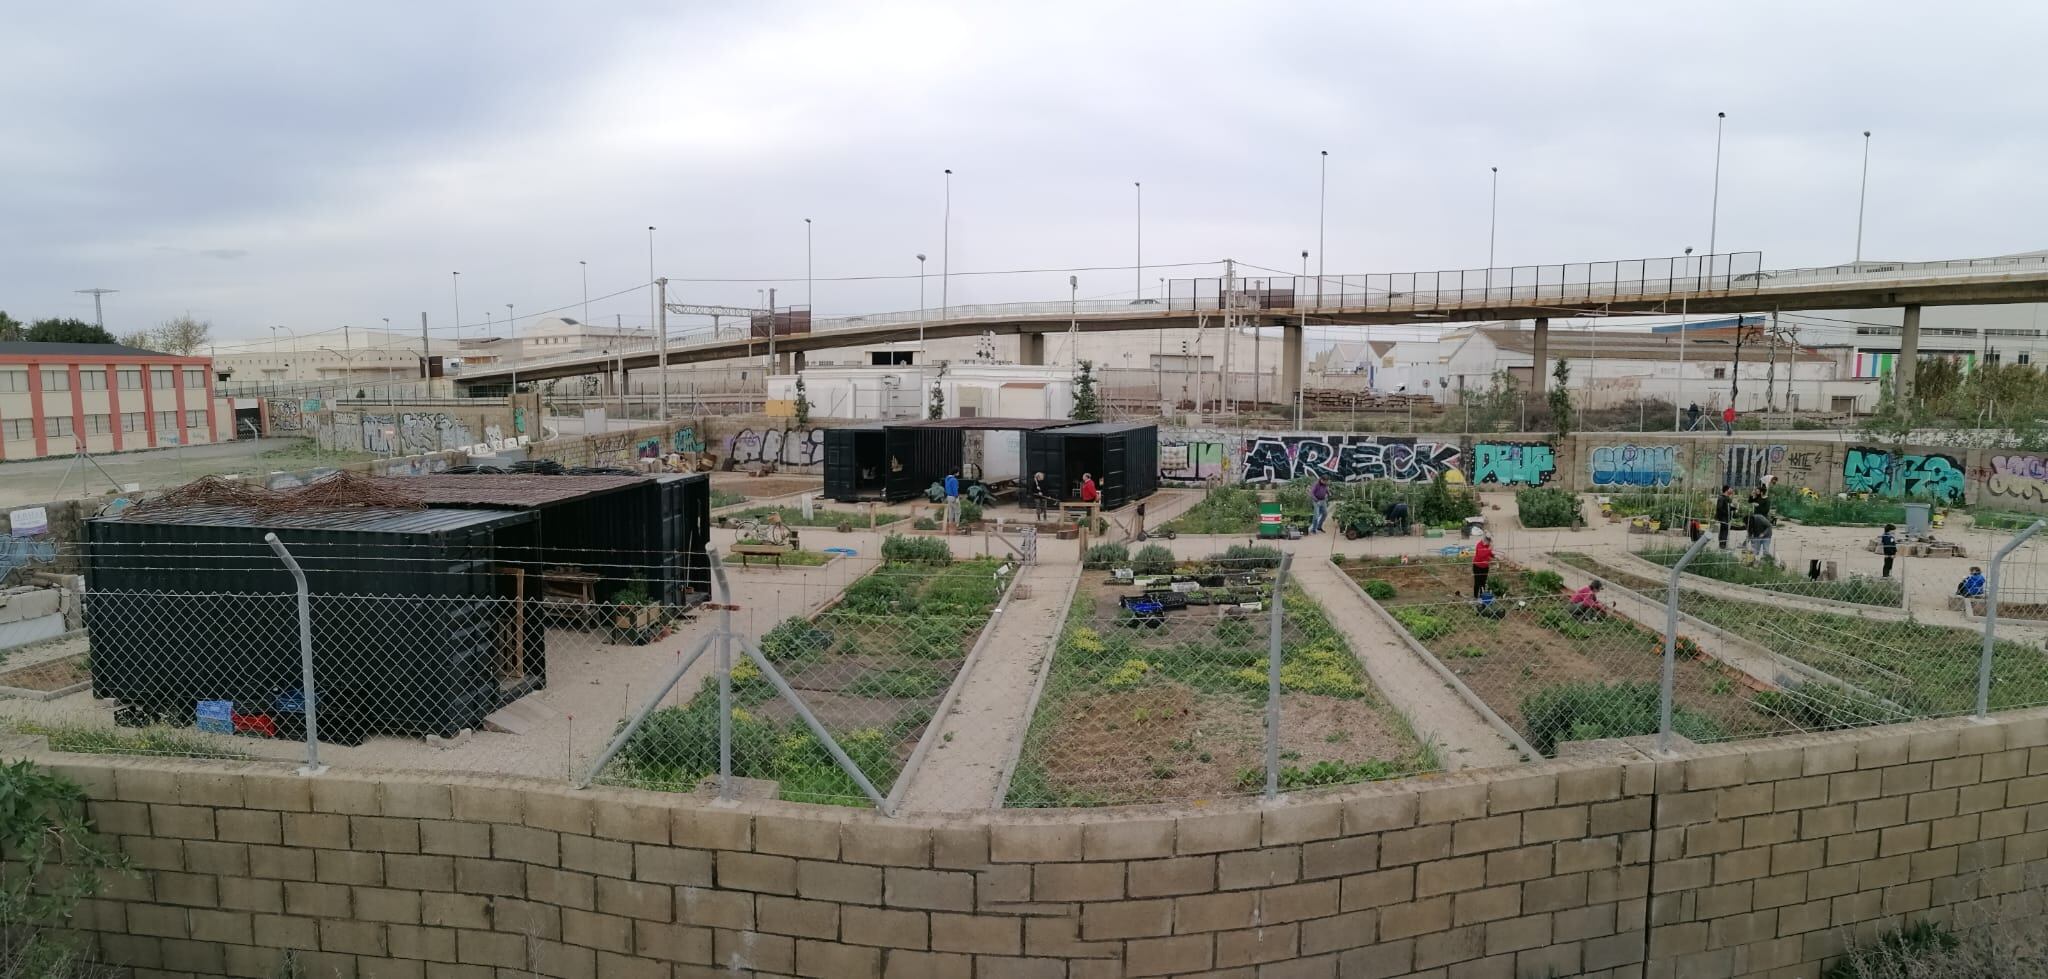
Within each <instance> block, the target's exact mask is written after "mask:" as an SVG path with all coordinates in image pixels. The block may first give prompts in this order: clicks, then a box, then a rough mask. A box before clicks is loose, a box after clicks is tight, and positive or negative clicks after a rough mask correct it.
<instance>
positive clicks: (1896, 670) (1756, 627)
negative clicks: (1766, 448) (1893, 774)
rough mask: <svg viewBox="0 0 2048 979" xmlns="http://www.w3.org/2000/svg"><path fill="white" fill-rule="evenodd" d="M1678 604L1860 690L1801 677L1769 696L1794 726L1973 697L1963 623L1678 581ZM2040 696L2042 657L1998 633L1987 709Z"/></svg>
mask: <svg viewBox="0 0 2048 979" xmlns="http://www.w3.org/2000/svg"><path fill="white" fill-rule="evenodd" d="M1552 557H1554V558H1556V559H1557V560H1559V561H1563V562H1565V563H1567V564H1570V565H1572V566H1573V567H1576V568H1580V569H1582V570H1584V571H1587V572H1589V573H1591V574H1596V575H1599V576H1600V577H1602V578H1606V579H1607V580H1609V581H1611V582H1613V583H1615V584H1618V585H1621V586H1623V587H1626V588H1629V589H1632V590H1634V591H1637V592H1639V593H1641V594H1642V595H1643V596H1645V597H1647V598H1650V599H1652V600H1655V601H1659V602H1661V601H1663V600H1664V590H1665V587H1666V586H1665V583H1664V582H1662V581H1657V580H1654V579H1652V578H1650V577H1649V576H1647V575H1641V574H1636V573H1634V572H1632V571H1629V570H1626V569H1623V568H1617V567H1615V566H1613V565H1611V564H1608V563H1605V562H1602V561H1600V560H1599V559H1598V558H1595V557H1593V556H1591V555H1588V554H1582V553H1577V552H1558V553H1555V554H1553V555H1552ZM1679 610H1680V611H1682V612H1684V613H1685V614H1687V615H1691V616H1693V617H1695V618H1697V619H1699V620H1700V621H1702V622H1705V623H1707V624H1709V625H1712V626H1714V627H1716V628H1719V629H1721V630H1723V631H1725V632H1727V633H1729V634H1731V635H1734V636H1736V637H1739V638H1741V639H1745V640H1748V641H1749V642H1751V643H1754V644H1756V645H1758V646H1761V647H1763V648H1764V649H1767V650H1770V651H1772V652H1774V653H1776V654H1778V655H1780V656H1783V657H1785V658H1787V659H1790V660H1794V661H1796V662H1799V663H1803V664H1805V665H1807V666H1808V667H1811V668H1812V669H1814V670H1818V671H1820V672H1822V673H1826V674H1828V675H1830V676H1834V677H1837V678H1839V679H1840V680H1842V681H1843V682H1845V683H1848V684H1851V685H1853V686H1854V687H1856V688H1857V689H1858V691H1860V694H1861V695H1860V696H1854V697H1851V698H1850V700H1849V701H1848V702H1837V700H1838V699H1839V698H1837V697H1836V695H1834V694H1830V693H1826V692H1822V691H1818V690H1816V689H1815V685H1814V684H1811V683H1809V684H1807V685H1806V687H1805V688H1802V689H1803V690H1805V691H1807V694H1806V696H1805V697H1804V698H1803V699H1801V698H1800V697H1799V696H1798V695H1797V694H1794V695H1793V696H1792V697H1791V698H1790V699H1792V700H1795V701H1798V702H1792V703H1782V704H1779V705H1778V709H1779V710H1780V711H1781V712H1782V713H1785V714H1786V716H1788V717H1792V718H1793V719H1794V720H1795V721H1797V722H1798V724H1799V725H1800V726H1801V727H1803V728H1807V729H1826V728H1836V727H1852V726H1857V725H1860V724H1874V723H1885V722H1890V721H1900V720H1909V719H1911V718H1914V717H1928V716H1940V715H1948V714H1960V713H1963V712H1965V711H1969V710H1971V709H1973V708H1974V707H1975V705H1976V692H1977V663H1978V660H1979V656H1980V654H1981V650H1982V647H1983V635H1982V634H1981V633H1978V632H1976V631H1973V630H1970V629H1960V628H1954V627H1950V626H1941V625H1931V624H1928V623H1924V622H1916V621H1912V620H1905V621H1894V620H1886V619H1874V618H1864V617H1861V616H1858V615H1854V614H1849V613H1841V612H1822V611H1817V610H1811V609H1804V608H1799V607H1796V606H1790V605H1785V604H1781V603H1771V602H1768V601H1759V602H1751V601H1742V600H1738V599H1731V598H1723V597H1721V596H1719V595H1713V594H1709V593H1706V592H1703V591H1700V590H1697V589H1687V588H1680V589H1679ZM1874 698H1882V701H1878V700H1876V699H1874ZM2044 703H2048V660H2044V659H2043V657H2042V655H2041V652H2040V650H2038V649H2033V648H2030V647H2028V646H2026V645H2023V644H2020V643H2017V642H2011V641H2006V640H2000V641H1999V642H1998V644H1997V646H1996V648H1995V649H1994V650H1993V654H1992V683H1991V707H1992V709H1994V710H2007V709H2014V708H2019V707H2032V706H2036V705H2039V704H2044Z"/></svg>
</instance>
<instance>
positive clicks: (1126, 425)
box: [1059, 422, 1159, 435]
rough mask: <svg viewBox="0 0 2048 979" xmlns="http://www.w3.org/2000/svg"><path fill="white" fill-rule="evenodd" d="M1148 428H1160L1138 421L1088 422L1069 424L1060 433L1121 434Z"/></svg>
mask: <svg viewBox="0 0 2048 979" xmlns="http://www.w3.org/2000/svg"><path fill="white" fill-rule="evenodd" d="M1147 428H1150V429H1153V430H1155V431H1156V430H1157V429H1158V428H1159V426H1158V425H1152V424H1139V423H1136V422H1088V423H1087V424H1083V425H1070V426H1067V427H1065V428H1062V429H1060V430H1059V434H1061V435H1121V434H1124V433H1126V432H1137V431H1142V430H1144V429H1147Z"/></svg>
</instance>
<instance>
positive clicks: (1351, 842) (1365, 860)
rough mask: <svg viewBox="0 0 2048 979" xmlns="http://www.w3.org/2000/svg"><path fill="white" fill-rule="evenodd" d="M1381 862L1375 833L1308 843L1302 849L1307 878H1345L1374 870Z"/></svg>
mask: <svg viewBox="0 0 2048 979" xmlns="http://www.w3.org/2000/svg"><path fill="white" fill-rule="evenodd" d="M1379 863H1380V840H1379V837H1377V836H1350V837H1345V838H1343V839H1336V840H1324V841H1322V842H1319V843H1310V844H1308V845H1306V846H1304V847H1302V848H1301V870H1302V876H1303V877H1304V878H1308V879H1317V880H1319V879H1322V878H1325V877H1348V876H1351V875H1352V874H1362V873H1365V872H1367V871H1369V870H1376V869H1378V868H1379Z"/></svg>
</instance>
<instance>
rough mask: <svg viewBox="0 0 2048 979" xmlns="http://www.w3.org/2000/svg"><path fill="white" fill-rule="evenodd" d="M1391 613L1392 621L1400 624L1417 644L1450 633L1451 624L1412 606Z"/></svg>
mask: <svg viewBox="0 0 2048 979" xmlns="http://www.w3.org/2000/svg"><path fill="white" fill-rule="evenodd" d="M1393 612H1394V621H1396V622H1399V623H1401V628H1403V629H1406V630H1408V633H1409V634H1410V635H1412V636H1414V637H1415V640H1416V641H1417V642H1428V641H1430V640H1431V639H1435V638H1436V637H1438V636H1441V635H1443V634H1444V633H1446V632H1449V631H1451V624H1450V623H1449V622H1446V621H1444V619H1443V617H1442V616H1439V615H1431V614H1429V613H1428V612H1425V611H1423V610H1421V609H1419V608H1416V607H1414V606H1409V607H1407V608H1397V609H1394V610H1393Z"/></svg>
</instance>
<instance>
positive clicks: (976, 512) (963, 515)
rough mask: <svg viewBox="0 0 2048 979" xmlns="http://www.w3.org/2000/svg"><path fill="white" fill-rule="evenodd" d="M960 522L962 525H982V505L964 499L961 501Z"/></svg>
mask: <svg viewBox="0 0 2048 979" xmlns="http://www.w3.org/2000/svg"><path fill="white" fill-rule="evenodd" d="M960 522H961V523H980V522H981V504H979V503H976V502H974V501H973V500H966V499H963V500H961V501H960Z"/></svg>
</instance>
